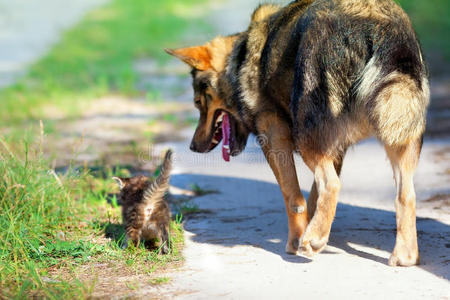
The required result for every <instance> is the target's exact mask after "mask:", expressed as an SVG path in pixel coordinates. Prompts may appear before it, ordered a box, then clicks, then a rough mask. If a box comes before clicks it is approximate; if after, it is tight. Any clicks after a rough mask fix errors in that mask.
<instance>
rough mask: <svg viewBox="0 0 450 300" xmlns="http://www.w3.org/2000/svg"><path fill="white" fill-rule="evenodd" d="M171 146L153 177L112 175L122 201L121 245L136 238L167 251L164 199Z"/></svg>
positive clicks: (136, 240) (168, 216)
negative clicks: (123, 234) (122, 226)
mask: <svg viewBox="0 0 450 300" xmlns="http://www.w3.org/2000/svg"><path fill="white" fill-rule="evenodd" d="M172 156H173V152H172V150H167V152H166V155H165V158H164V162H163V164H162V166H161V169H160V173H159V175H158V176H157V177H156V179H154V180H151V179H149V178H148V177H146V176H143V175H138V176H135V177H131V178H119V177H113V179H115V180H116V181H117V183H118V184H119V188H120V194H119V199H120V200H121V201H122V219H123V224H124V226H125V231H126V239H125V243H124V247H127V246H128V240H131V241H132V242H133V243H134V245H136V246H137V245H138V244H139V243H140V241H144V242H145V243H146V245H147V244H148V243H154V242H155V240H158V243H157V244H154V246H157V247H159V248H160V251H161V253H163V254H167V253H168V252H169V225H170V207H169V205H168V203H167V202H166V200H165V199H164V194H165V193H166V192H167V190H168V188H169V179H170V171H171V169H172Z"/></svg>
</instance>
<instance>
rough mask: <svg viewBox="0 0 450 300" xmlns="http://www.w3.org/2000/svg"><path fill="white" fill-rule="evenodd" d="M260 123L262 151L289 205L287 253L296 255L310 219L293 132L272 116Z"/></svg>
mask: <svg viewBox="0 0 450 300" xmlns="http://www.w3.org/2000/svg"><path fill="white" fill-rule="evenodd" d="M257 124H258V131H259V134H260V136H261V139H260V145H261V148H262V150H263V152H264V155H265V156H266V159H267V161H268V162H269V164H270V167H271V168H272V171H273V172H274V174H275V177H276V178H277V181H278V183H279V185H280V189H281V192H282V194H283V198H284V202H285V205H286V213H287V216H288V226H289V235H288V241H287V243H286V252H287V253H290V254H297V253H298V247H299V240H300V237H301V236H302V234H303V232H304V231H305V228H306V226H307V225H308V216H307V211H306V200H305V198H304V197H303V195H302V193H301V191H300V186H299V184H298V179H297V172H296V170H295V163H294V158H293V153H294V145H293V142H292V139H291V135H290V129H289V126H288V125H287V124H286V123H284V122H283V121H282V120H280V119H278V118H277V117H276V116H274V115H273V114H264V115H263V116H262V117H261V118H259V120H258V122H257Z"/></svg>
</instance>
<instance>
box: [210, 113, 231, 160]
mask: <svg viewBox="0 0 450 300" xmlns="http://www.w3.org/2000/svg"><path fill="white" fill-rule="evenodd" d="M214 120H215V121H214V123H213V125H212V126H213V128H212V132H213V134H212V139H211V143H210V145H209V148H208V152H209V151H211V150H213V149H214V148H216V147H217V145H218V144H219V143H220V142H221V141H222V158H223V159H224V160H225V161H230V153H231V148H232V144H233V141H234V139H233V136H232V127H233V126H231V125H232V124H231V122H232V117H230V115H229V114H228V113H227V112H226V111H224V110H217V111H216V112H215V113H214Z"/></svg>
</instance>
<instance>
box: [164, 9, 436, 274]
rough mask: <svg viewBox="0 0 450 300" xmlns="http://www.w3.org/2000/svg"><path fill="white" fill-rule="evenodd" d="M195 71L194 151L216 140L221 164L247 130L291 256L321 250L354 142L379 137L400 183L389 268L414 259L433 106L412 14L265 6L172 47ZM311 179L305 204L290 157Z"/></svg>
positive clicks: (210, 146)
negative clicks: (242, 20)
mask: <svg viewBox="0 0 450 300" xmlns="http://www.w3.org/2000/svg"><path fill="white" fill-rule="evenodd" d="M166 52H168V53H169V54H171V55H173V56H175V57H177V58H179V59H181V60H182V61H184V62H185V63H187V64H188V65H189V66H191V67H192V78H193V89H194V103H195V106H196V107H197V108H198V109H199V111H200V119H199V122H198V126H197V128H196V130H195V133H194V136H193V139H192V143H191V145H190V148H191V150H192V151H196V152H202V153H205V152H209V151H211V150H212V149H213V148H214V147H216V146H217V145H218V144H219V142H220V141H221V140H223V142H222V153H223V158H224V159H225V160H227V161H228V160H229V159H230V156H235V155H238V154H239V153H240V152H242V151H243V149H244V148H245V145H246V142H247V138H248V136H249V134H255V135H257V136H262V137H263V138H261V139H260V140H262V141H263V142H262V143H261V147H262V150H263V152H264V154H265V156H266V158H267V161H268V162H269V164H270V166H271V168H272V170H273V172H274V174H275V176H276V178H277V181H278V183H279V185H280V188H281V192H282V194H283V197H284V201H285V205H286V211H287V216H288V226H289V233H288V240H287V244H286V252H288V253H291V254H303V255H306V256H312V255H314V254H315V253H318V252H320V251H321V250H322V249H324V247H325V246H326V244H327V242H328V237H329V235H330V229H331V224H332V222H333V218H334V215H335V211H336V205H337V198H338V193H339V190H340V188H341V183H340V180H339V173H340V171H341V168H342V162H343V159H344V156H345V153H346V150H347V148H348V147H349V146H351V145H353V144H355V143H356V142H358V141H360V140H362V139H365V138H368V137H370V136H375V137H376V138H377V139H378V140H379V141H380V142H381V143H382V144H383V145H384V147H385V150H386V153H387V156H388V157H389V160H390V162H391V165H392V168H393V172H394V179H395V183H396V186H397V196H396V199H395V206H396V210H397V216H396V219H397V236H396V243H395V247H394V250H393V252H392V254H391V256H390V258H389V261H388V263H389V265H391V266H410V265H415V264H418V263H419V251H418V244H417V232H416V216H415V192H414V185H413V174H414V171H415V169H416V166H417V163H418V159H419V156H420V151H421V147H422V140H423V134H424V130H425V116H426V110H427V106H428V103H429V85H428V71H427V68H426V65H425V62H424V60H423V58H422V50H421V48H420V45H419V42H418V40H417V37H416V35H415V32H414V30H413V27H412V25H411V22H410V20H409V18H408V16H407V15H406V13H405V12H404V11H403V10H402V9H401V8H400V7H399V6H398V5H397V4H396V3H395V2H394V1H392V0H317V1H312V0H299V1H293V2H291V3H290V4H288V5H287V6H285V7H280V6H277V5H272V4H266V5H261V6H259V7H258V8H257V9H256V10H255V11H254V13H253V15H252V17H251V22H250V25H249V27H248V29H247V30H246V31H243V32H240V33H237V34H233V35H230V36H224V37H221V36H219V37H216V38H215V39H213V40H212V41H210V42H208V43H206V44H204V45H201V46H195V47H187V48H180V49H175V50H173V49H166ZM295 152H297V153H299V154H300V155H301V157H302V159H303V160H304V162H305V163H306V165H307V166H308V168H309V169H310V170H311V171H312V172H313V173H314V183H313V185H312V188H311V192H310V194H309V197H308V201H306V200H305V198H304V197H303V195H302V193H301V191H300V187H299V183H298V180H297V175H296V170H295V165H294V159H293V153H295Z"/></svg>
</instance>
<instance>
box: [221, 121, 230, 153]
mask: <svg viewBox="0 0 450 300" xmlns="http://www.w3.org/2000/svg"><path fill="white" fill-rule="evenodd" d="M222 157H223V160H224V161H230V120H229V119H228V114H227V113H225V114H224V115H223V118H222Z"/></svg>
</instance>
